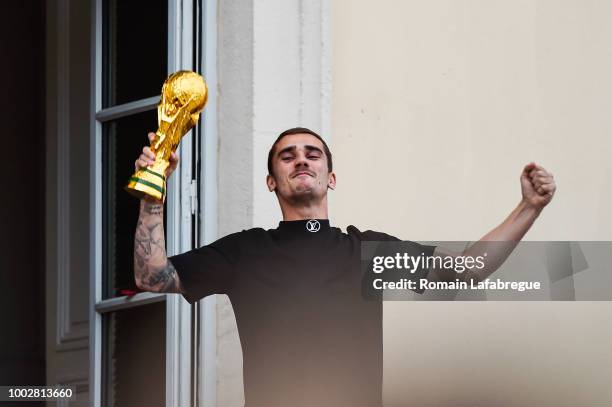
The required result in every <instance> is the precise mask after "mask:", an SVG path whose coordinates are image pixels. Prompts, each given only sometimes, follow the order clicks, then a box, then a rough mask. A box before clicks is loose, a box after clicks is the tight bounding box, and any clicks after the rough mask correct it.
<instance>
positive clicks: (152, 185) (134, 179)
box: [130, 177, 166, 194]
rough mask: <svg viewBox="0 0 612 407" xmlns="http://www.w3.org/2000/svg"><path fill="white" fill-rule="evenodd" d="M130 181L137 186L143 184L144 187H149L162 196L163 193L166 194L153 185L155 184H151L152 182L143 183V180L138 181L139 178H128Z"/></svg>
mask: <svg viewBox="0 0 612 407" xmlns="http://www.w3.org/2000/svg"><path fill="white" fill-rule="evenodd" d="M130 181H131V182H136V183H138V184H143V185H146V186H148V187H150V188H153V189H154V190H156V191H159V192H161V193H162V194H165V193H166V191H165V190H164V188H161V187H159V186H158V185H155V184H154V183H152V182H149V181H145V180H144V179H140V178H136V177H131V178H130Z"/></svg>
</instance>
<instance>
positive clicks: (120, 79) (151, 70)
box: [90, 0, 202, 407]
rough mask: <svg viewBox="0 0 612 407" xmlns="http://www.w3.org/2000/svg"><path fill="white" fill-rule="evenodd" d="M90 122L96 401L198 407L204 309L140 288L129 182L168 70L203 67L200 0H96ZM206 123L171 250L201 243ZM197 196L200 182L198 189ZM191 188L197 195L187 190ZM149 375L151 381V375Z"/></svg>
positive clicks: (193, 135) (173, 184)
mask: <svg viewBox="0 0 612 407" xmlns="http://www.w3.org/2000/svg"><path fill="white" fill-rule="evenodd" d="M94 3H95V13H94V15H95V36H94V39H93V44H92V46H93V48H94V53H93V58H94V59H93V63H92V66H93V69H94V71H93V78H94V87H95V92H94V94H95V101H94V109H95V112H94V113H95V122H94V123H93V125H92V144H93V146H94V147H93V149H92V157H91V165H92V171H91V177H90V179H91V182H92V186H93V199H92V202H93V207H92V213H93V214H94V217H93V222H92V228H93V230H94V236H95V238H94V239H93V241H94V247H93V260H92V270H91V280H92V282H93V283H92V288H93V293H92V297H93V299H92V310H91V316H92V317H91V319H90V320H91V323H92V327H91V337H90V345H91V346H90V349H91V350H90V352H91V359H92V367H91V372H92V374H91V378H90V380H91V384H92V387H91V394H92V400H93V406H95V407H102V406H103V407H125V406H134V405H141V404H143V403H144V404H146V405H150V406H179V405H180V406H188V405H196V403H197V399H198V395H197V390H198V386H197V385H194V384H193V383H194V381H195V380H196V379H195V376H196V375H197V372H196V369H195V367H194V362H193V360H194V359H195V358H196V355H195V354H194V351H193V349H197V346H193V345H192V344H193V340H194V339H192V338H195V332H197V330H196V326H197V319H196V315H197V310H198V306H193V307H192V306H190V305H189V304H188V303H187V302H186V301H184V300H183V299H182V298H181V297H180V296H178V295H174V294H168V295H166V294H155V293H142V292H139V293H136V294H135V295H134V292H135V291H136V287H135V283H134V276H133V250H134V232H135V229H136V223H137V220H138V212H139V205H140V203H139V201H138V199H136V198H134V197H133V196H131V195H130V194H128V193H127V192H126V191H125V190H124V187H125V185H126V184H127V182H128V179H129V178H130V176H131V175H132V173H133V172H134V161H135V159H136V158H137V157H138V155H139V154H140V153H141V151H142V147H143V146H144V145H146V144H147V143H148V139H147V133H148V132H150V131H155V130H156V129H157V104H158V102H159V97H160V91H161V86H162V84H163V82H164V80H165V79H166V77H167V76H168V74H169V73H172V72H176V71H178V70H180V69H190V70H196V71H201V69H199V68H200V66H199V63H198V61H200V60H201V57H199V55H200V54H201V52H200V48H201V47H200V45H199V43H200V41H195V40H194V39H195V38H199V37H201V36H198V35H197V33H198V32H201V21H202V12H201V5H202V1H201V0H129V1H125V0H94ZM201 128H202V126H201V125H198V126H197V127H196V128H195V129H194V130H192V131H191V132H190V133H189V134H188V135H186V136H185V137H184V138H183V140H182V141H181V145H180V147H179V148H180V150H179V154H180V157H181V158H180V159H181V164H180V166H179V169H178V170H177V171H176V172H175V174H174V175H173V176H172V178H171V179H170V180H169V182H168V186H167V196H166V207H165V211H164V215H165V219H164V227H165V232H166V233H165V235H166V249H167V251H168V254H169V255H172V254H175V253H179V252H183V251H186V250H189V249H191V248H193V247H195V244H196V242H197V232H198V231H199V230H200V229H199V227H200V226H199V224H198V222H197V220H198V216H197V213H198V212H197V199H194V198H197V195H196V196H195V197H194V196H192V195H191V191H193V190H194V188H193V186H195V185H198V183H197V177H196V175H197V174H198V171H196V169H197V168H198V167H197V162H198V157H199V153H198V151H199V150H198V149H199V146H198V144H199V143H198V141H199V139H200V132H201ZM195 190H196V192H197V188H195ZM185 191H189V192H190V193H189V194H187V193H185ZM145 378H146V379H145Z"/></svg>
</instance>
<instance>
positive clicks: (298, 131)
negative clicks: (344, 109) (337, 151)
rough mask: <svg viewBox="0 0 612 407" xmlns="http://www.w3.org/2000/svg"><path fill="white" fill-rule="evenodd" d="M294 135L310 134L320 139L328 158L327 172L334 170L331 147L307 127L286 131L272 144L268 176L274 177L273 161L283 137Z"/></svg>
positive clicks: (269, 153) (269, 154)
mask: <svg viewBox="0 0 612 407" xmlns="http://www.w3.org/2000/svg"><path fill="white" fill-rule="evenodd" d="M292 134H310V135H312V136H315V137H316V138H318V139H319V141H321V143H323V151H324V152H325V156H326V157H327V171H328V172H331V171H332V169H333V166H332V154H331V151H329V147H328V146H327V143H326V142H325V140H323V138H321V136H319V135H318V134H317V133H315V132H314V131H312V130H310V129H307V128H305V127H294V128H292V129H288V130H285V131H283V132H282V133H281V134H279V136H278V137H277V138H276V141H275V142H274V144H272V147H271V148H270V151H269V152H268V174H269V175H274V174H273V172H272V160H273V158H274V153H275V152H276V145H277V144H278V142H279V141H280V140H281V139H282V138H283V137H285V136H290V135H292Z"/></svg>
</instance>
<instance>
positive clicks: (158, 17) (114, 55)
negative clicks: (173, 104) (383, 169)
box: [102, 0, 168, 107]
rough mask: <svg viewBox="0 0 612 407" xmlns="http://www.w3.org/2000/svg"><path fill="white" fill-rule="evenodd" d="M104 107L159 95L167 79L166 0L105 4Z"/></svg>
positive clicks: (109, 1) (119, 0)
mask: <svg viewBox="0 0 612 407" xmlns="http://www.w3.org/2000/svg"><path fill="white" fill-rule="evenodd" d="M103 21H104V25H103V30H104V31H103V34H104V35H103V44H104V46H103V50H104V53H103V74H102V76H103V95H102V103H103V105H104V107H109V106H114V105H119V104H122V103H126V102H132V101H135V100H138V99H143V98H147V97H150V96H155V95H159V94H160V92H161V86H162V84H163V82H164V80H165V79H166V76H167V63H168V2H167V0H129V1H121V0H106V1H105V2H104V19H103Z"/></svg>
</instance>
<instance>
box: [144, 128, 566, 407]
mask: <svg viewBox="0 0 612 407" xmlns="http://www.w3.org/2000/svg"><path fill="white" fill-rule="evenodd" d="M152 136H153V134H152V133H151V134H149V137H152ZM153 160H154V155H153V154H152V152H151V150H150V149H149V148H148V147H145V148H144V149H143V154H142V155H141V156H140V157H139V158H138V159H137V160H136V168H137V169H139V168H141V167H145V166H147V165H149V164H151V163H152V162H153ZM177 163H178V159H177V156H176V155H173V156H172V157H171V166H170V167H169V169H168V173H167V176H170V174H171V173H172V171H174V169H175V168H176V165H177ZM268 172H269V174H268V176H267V179H266V183H267V186H268V189H269V190H270V191H273V192H275V194H276V196H277V198H278V202H279V204H280V208H281V211H282V214H283V221H281V222H280V223H279V226H278V228H276V229H272V230H267V231H266V230H264V229H261V228H254V229H250V230H244V231H242V232H239V233H234V234H231V235H228V236H226V237H224V238H222V239H219V240H217V241H216V242H214V243H212V244H210V245H208V246H204V247H201V248H199V249H195V250H192V251H190V252H188V253H184V254H181V255H178V256H174V257H172V258H170V259H168V258H167V257H166V252H165V241H164V230H163V204H162V203H161V202H155V201H150V200H143V201H142V202H141V209H140V217H139V220H138V226H137V230H136V239H135V252H134V254H135V262H134V263H135V279H136V283H137V285H138V287H139V288H141V289H143V290H147V291H153V292H176V293H181V294H183V296H184V297H185V298H186V299H187V300H188V301H189V302H191V303H193V302H194V301H197V300H199V299H200V298H202V297H204V296H206V295H210V294H214V293H219V294H227V295H228V296H229V298H230V300H231V302H232V306H233V308H234V311H235V314H236V321H237V325H238V330H239V334H240V341H241V345H242V349H243V358H244V363H243V366H244V385H245V406H247V407H258V406H267V407H274V406H334V407H344V406H351V407H357V406H368V407H372V406H381V405H382V303H381V302H380V301H367V300H365V299H364V298H363V297H362V295H361V293H362V291H361V276H360V270H359V259H360V256H359V253H360V243H361V242H362V241H389V240H392V241H397V240H398V239H397V238H394V237H392V236H389V235H386V234H384V233H378V232H373V231H364V232H361V231H359V230H358V229H357V228H355V227H354V226H349V227H348V228H347V233H343V232H342V231H341V230H340V229H338V228H334V227H331V226H330V224H329V220H328V208H327V191H328V189H334V188H335V187H336V175H335V173H334V172H333V165H332V155H331V152H330V151H329V148H328V147H327V144H326V143H325V142H324V141H323V139H322V138H321V137H320V136H319V135H317V134H316V133H314V132H313V131H311V130H308V129H305V128H295V129H290V130H287V131H285V132H283V133H281V134H280V136H279V137H278V139H277V140H276V141H275V143H274V144H273V146H272V148H271V150H270V153H269V156H268ZM521 188H522V195H523V197H522V200H521V202H520V203H519V205H518V206H517V208H516V209H515V210H514V211H512V213H511V214H510V215H509V216H508V218H507V219H506V220H505V221H504V222H503V223H502V224H501V225H499V226H498V227H497V228H495V229H493V230H492V231H491V232H490V233H488V234H487V235H485V236H484V237H483V239H482V240H483V241H489V240H492V241H500V240H501V241H510V242H518V241H519V240H520V239H521V238H522V237H523V235H524V234H525V233H526V232H527V230H528V229H529V228H530V226H531V225H532V224H533V222H534V221H535V219H536V218H537V216H538V215H539V213H540V211H541V210H542V208H544V206H546V205H547V204H548V203H549V202H550V200H551V199H552V196H553V194H554V192H555V188H556V187H555V182H554V180H553V177H552V174H550V173H549V172H548V171H546V170H545V169H544V168H542V167H540V166H538V165H536V164H535V163H530V164H528V165H527V166H525V168H524V170H523V172H522V174H521ZM474 246H475V245H474ZM513 247H514V245H511V247H509V248H507V249H496V252H494V253H489V255H490V256H491V257H492V258H493V259H494V260H495V259H496V262H497V263H501V262H503V260H504V259H505V258H506V257H507V256H508V255H509V253H510V251H511V250H512V248H513ZM414 248H415V250H416V252H417V253H416V254H417V255H418V254H420V253H423V254H425V255H432V254H433V253H435V252H434V247H432V246H421V245H418V244H416V243H415V244H414ZM471 249H472V248H469V249H468V250H466V252H469V250H471ZM436 250H437V249H436ZM493 263H495V261H494V262H493ZM492 271H493V270H491V269H489V270H484V271H482V270H481V271H480V272H479V273H480V274H479V273H476V272H474V273H472V274H468V273H466V276H468V277H469V278H476V279H479V280H481V279H484V278H485V277H486V275H488V274H490V273H491V272H492ZM422 277H426V278H428V279H440V278H442V277H441V276H440V275H435V271H432V272H429V274H428V271H427V270H425V271H423V275H422ZM407 346H409V344H407Z"/></svg>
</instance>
